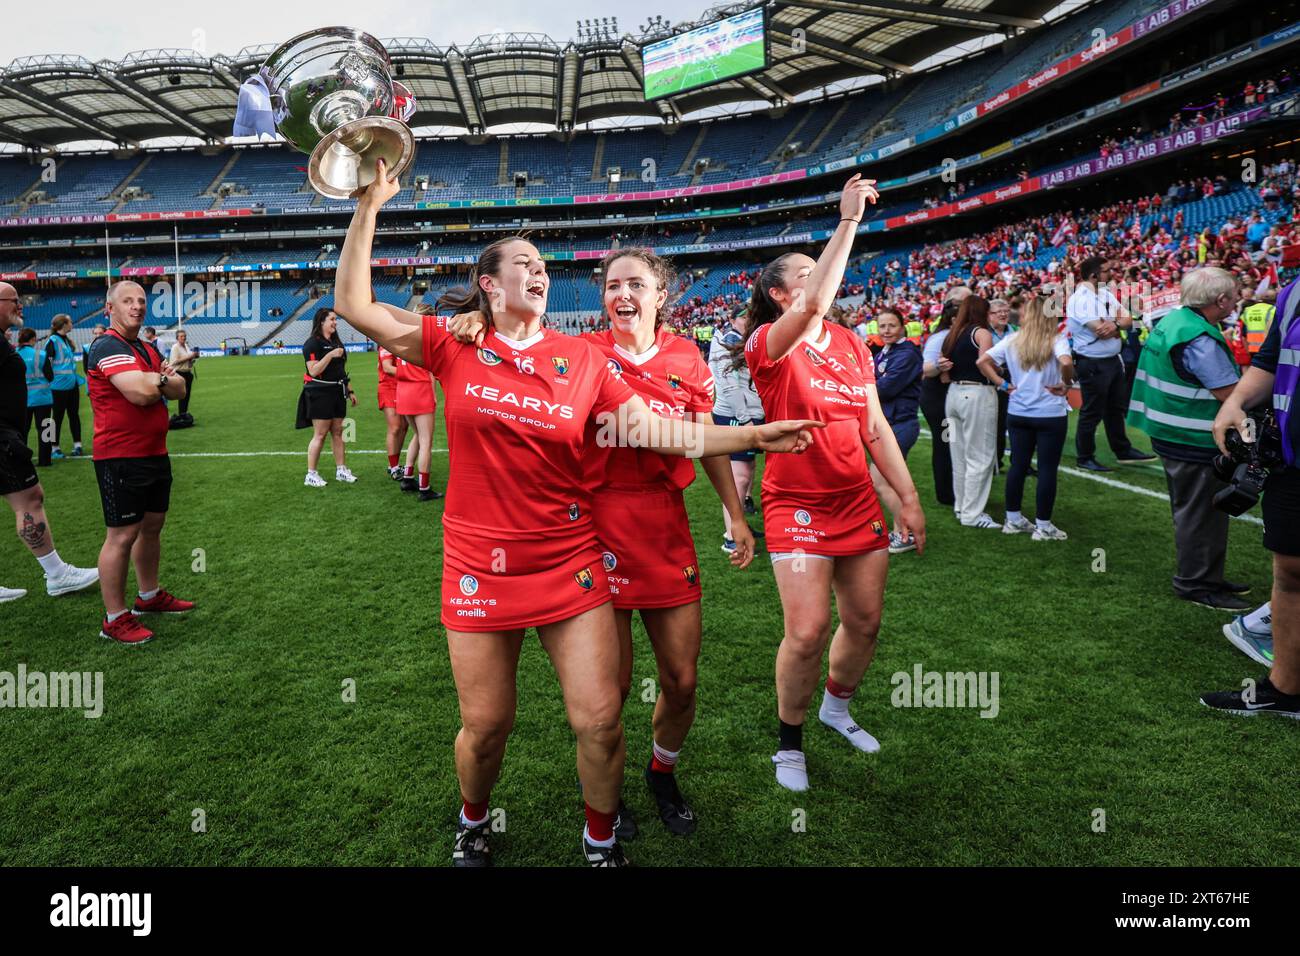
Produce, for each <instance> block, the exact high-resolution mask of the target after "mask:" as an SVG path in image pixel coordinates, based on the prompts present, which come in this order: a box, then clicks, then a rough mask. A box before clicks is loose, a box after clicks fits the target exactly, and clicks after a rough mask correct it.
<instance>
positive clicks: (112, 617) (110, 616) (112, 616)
mask: <svg viewBox="0 0 1300 956" xmlns="http://www.w3.org/2000/svg"><path fill="white" fill-rule="evenodd" d="M125 613H126V611H114V612H113V613H112V614H105V615H104V616H105V617H107V618H108V622H109V623H110V624H112V623H113V622H114V621H116V620H117V619H118V618H119V617H121V616H122V615H123V614H125Z"/></svg>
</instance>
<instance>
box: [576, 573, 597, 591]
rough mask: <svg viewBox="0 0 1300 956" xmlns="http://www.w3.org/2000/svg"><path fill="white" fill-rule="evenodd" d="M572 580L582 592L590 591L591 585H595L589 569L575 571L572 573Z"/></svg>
mask: <svg viewBox="0 0 1300 956" xmlns="http://www.w3.org/2000/svg"><path fill="white" fill-rule="evenodd" d="M573 580H575V581H577V582H578V587H580V588H582V589H583V590H584V591H590V590H591V587H592V585H593V584H595V583H596V579H595V578H594V577H592V575H591V568H583V569H582V570H581V571H575V572H574V573H573Z"/></svg>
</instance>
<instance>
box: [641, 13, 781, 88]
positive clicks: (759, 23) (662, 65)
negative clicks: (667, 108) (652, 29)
mask: <svg viewBox="0 0 1300 956" xmlns="http://www.w3.org/2000/svg"><path fill="white" fill-rule="evenodd" d="M765 26H766V24H765V23H764V20H763V8H762V7H756V8H755V9H753V10H746V11H745V12H744V13H738V14H736V15H735V16H734V17H727V19H725V20H716V21H714V22H713V23H706V24H705V25H704V26H702V27H696V28H695V29H694V30H690V31H688V32H686V33H679V34H677V36H675V37H669V38H668V39H666V40H656V41H655V42H654V43H647V44H646V45H645V46H643V47H642V48H641V60H642V62H643V64H644V68H645V98H646V99H647V100H657V99H661V98H663V97H665V96H675V95H676V94H678V93H685V92H686V91H687V90H694V89H698V88H700V87H701V86H708V85H710V84H712V83H717V82H719V81H721V80H727V79H731V78H732V77H735V76H743V75H745V74H746V73H754V72H756V71H758V70H761V69H763V68H764V67H766V66H767V34H766V29H765Z"/></svg>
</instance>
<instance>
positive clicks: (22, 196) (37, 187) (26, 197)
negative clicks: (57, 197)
mask: <svg viewBox="0 0 1300 956" xmlns="http://www.w3.org/2000/svg"><path fill="white" fill-rule="evenodd" d="M67 161H68V160H67V159H66V158H64V159H60V160H59V161H58V162H56V163H55V164H54V179H55V181H57V180H58V178H59V170H60V169H62V168H63V165H64V163H66V162H67ZM44 185H45V182H44V180H43V178H42V174H41V173H37V174H36V182H34V183H32V184H31V185H30V186H28V187H27V188H26V189H24V190H23V191H22V192H20V193H19V194H18V195H17V196H15V197H14V202H16V203H22V204H23V208H21V209H19V210H18V215H20V216H21V215H23V214H25V213H26V212H27V209H28V207H29V206H30V205H31V202H30V196H31V194H32V193H34V192H40V191H41V187H42V186H44Z"/></svg>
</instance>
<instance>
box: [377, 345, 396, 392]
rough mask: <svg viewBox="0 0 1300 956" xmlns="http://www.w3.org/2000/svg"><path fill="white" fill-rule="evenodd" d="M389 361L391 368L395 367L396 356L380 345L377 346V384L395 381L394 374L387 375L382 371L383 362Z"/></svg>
mask: <svg viewBox="0 0 1300 956" xmlns="http://www.w3.org/2000/svg"><path fill="white" fill-rule="evenodd" d="M385 362H390V363H391V364H392V366H393V368H396V367H397V356H395V355H394V354H393V353H392V352H390V351H388V349H386V348H384V347H383V346H382V345H381V346H379V384H380V385H381V386H382V385H383V384H384V383H385V382H391V381H396V380H397V379H396V376H393V375H389V374H388V373H387V372H385V371H384V363H385Z"/></svg>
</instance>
